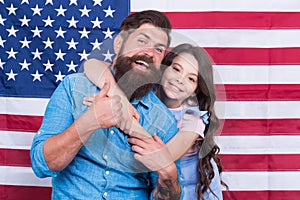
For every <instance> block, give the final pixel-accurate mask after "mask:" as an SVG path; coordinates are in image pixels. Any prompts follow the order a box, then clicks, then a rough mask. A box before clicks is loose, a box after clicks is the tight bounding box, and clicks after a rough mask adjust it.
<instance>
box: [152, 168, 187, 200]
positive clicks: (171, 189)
mask: <svg viewBox="0 0 300 200" xmlns="http://www.w3.org/2000/svg"><path fill="white" fill-rule="evenodd" d="M158 174H159V176H158V180H157V183H156V187H155V189H154V191H153V196H152V197H153V199H154V200H162V199H164V200H165V199H168V200H177V199H178V200H179V199H180V196H181V192H182V189H181V186H180V183H179V181H178V174H177V168H176V165H175V164H174V163H172V164H171V165H169V166H167V167H165V168H164V169H161V170H159V171H158Z"/></svg>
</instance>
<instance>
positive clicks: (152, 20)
mask: <svg viewBox="0 0 300 200" xmlns="http://www.w3.org/2000/svg"><path fill="white" fill-rule="evenodd" d="M142 24H152V25H154V26H155V27H159V28H161V29H162V30H163V31H164V32H165V33H166V34H167V36H168V44H167V45H168V46H169V45H170V42H171V37H170V32H171V29H172V25H171V22H170V20H169V18H168V17H167V16H166V15H165V14H164V13H162V12H159V11H156V10H145V11H141V12H136V13H133V14H131V15H129V16H127V17H126V18H125V19H124V20H123V22H122V24H121V26H120V31H121V32H127V33H128V32H129V33H130V30H134V29H137V28H139V27H140V26H141V25H142ZM127 36H128V35H126V36H125V37H127Z"/></svg>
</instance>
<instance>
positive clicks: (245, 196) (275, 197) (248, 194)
mask: <svg viewBox="0 0 300 200" xmlns="http://www.w3.org/2000/svg"><path fill="white" fill-rule="evenodd" d="M258 181H259V180H258ZM229 190H230V188H229ZM228 194H230V195H231V197H229V196H228ZM299 196H300V191H292V190H288V191H280V190H276V191H269V190H268V191H254V190H252V191H230V192H226V191H223V197H224V200H253V199H255V200H268V199H269V200H292V199H294V200H296V199H299Z"/></svg>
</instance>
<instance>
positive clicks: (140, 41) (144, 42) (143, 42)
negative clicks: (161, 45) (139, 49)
mask: <svg viewBox="0 0 300 200" xmlns="http://www.w3.org/2000/svg"><path fill="white" fill-rule="evenodd" d="M138 43H140V44H146V41H145V40H143V39H138Z"/></svg>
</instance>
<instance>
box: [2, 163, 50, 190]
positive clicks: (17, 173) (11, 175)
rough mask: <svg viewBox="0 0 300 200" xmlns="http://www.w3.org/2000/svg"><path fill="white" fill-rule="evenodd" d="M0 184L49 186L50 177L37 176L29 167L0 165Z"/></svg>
mask: <svg viewBox="0 0 300 200" xmlns="http://www.w3.org/2000/svg"><path fill="white" fill-rule="evenodd" d="M0 184H2V185H21V186H48V187H49V186H51V178H43V179H41V178H38V177H36V176H35V175H34V173H33V171H32V169H31V167H10V166H0Z"/></svg>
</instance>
